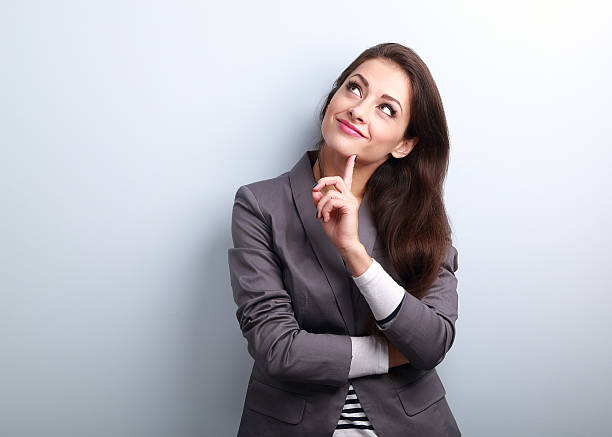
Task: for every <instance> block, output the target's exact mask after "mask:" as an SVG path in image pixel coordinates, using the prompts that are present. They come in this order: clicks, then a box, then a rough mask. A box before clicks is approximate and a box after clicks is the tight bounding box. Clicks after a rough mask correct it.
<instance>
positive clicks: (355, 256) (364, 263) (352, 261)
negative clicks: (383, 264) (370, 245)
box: [339, 241, 374, 277]
mask: <svg viewBox="0 0 612 437" xmlns="http://www.w3.org/2000/svg"><path fill="white" fill-rule="evenodd" d="M339 253H340V256H341V257H342V259H344V262H345V263H346V266H347V268H348V269H349V270H350V272H351V274H352V275H353V277H357V276H361V275H362V274H363V272H365V271H366V270H367V269H368V267H370V265H371V264H372V262H373V261H374V260H373V259H372V257H371V256H370V255H368V252H367V251H366V249H365V246H364V245H363V244H362V243H361V242H360V241H358V242H356V243H355V244H353V245H351V246H348V247H346V248H343V249H341V250H339Z"/></svg>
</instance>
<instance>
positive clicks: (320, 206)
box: [312, 155, 360, 251]
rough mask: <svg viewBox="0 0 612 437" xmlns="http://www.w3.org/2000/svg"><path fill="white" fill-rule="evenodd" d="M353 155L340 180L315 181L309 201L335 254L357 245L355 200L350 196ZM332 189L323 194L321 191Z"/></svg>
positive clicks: (322, 179) (356, 203)
mask: <svg viewBox="0 0 612 437" xmlns="http://www.w3.org/2000/svg"><path fill="white" fill-rule="evenodd" d="M356 157H357V155H351V156H349V157H348V158H347V160H346V167H345V170H344V176H343V177H340V176H327V177H324V178H321V179H319V180H318V181H317V184H316V185H315V186H314V187H313V189H312V200H313V201H314V204H315V206H316V208H317V218H318V219H319V220H321V225H322V226H323V230H324V231H325V233H326V234H327V236H328V237H329V239H330V240H331V242H332V243H333V244H334V246H336V249H338V251H345V250H347V249H349V248H351V247H355V246H356V245H359V244H360V242H359V233H358V211H359V200H357V198H356V197H355V196H354V195H353V193H352V192H351V184H352V182H353V168H354V166H355V158H356ZM328 185H330V186H333V187H334V188H336V190H338V191H336V190H333V189H330V190H329V191H327V192H326V193H325V194H323V193H322V192H321V189H322V188H323V187H326V186H328Z"/></svg>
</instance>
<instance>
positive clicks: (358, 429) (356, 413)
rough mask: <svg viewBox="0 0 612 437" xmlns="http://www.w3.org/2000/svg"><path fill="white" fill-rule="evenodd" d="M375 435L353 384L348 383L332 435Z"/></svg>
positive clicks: (351, 436) (370, 436)
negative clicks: (344, 399)
mask: <svg viewBox="0 0 612 437" xmlns="http://www.w3.org/2000/svg"><path fill="white" fill-rule="evenodd" d="M377 435H378V434H376V433H375V432H374V427H373V426H372V424H371V423H370V421H369V420H368V417H367V416H366V413H365V411H363V408H361V404H360V403H359V399H357V393H355V389H354V388H353V384H349V390H348V393H347V395H346V401H345V402H344V408H342V413H341V414H340V420H338V424H337V425H336V429H335V431H334V433H333V434H332V437H358V436H364V437H365V436H367V437H377Z"/></svg>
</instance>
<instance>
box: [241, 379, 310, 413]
mask: <svg viewBox="0 0 612 437" xmlns="http://www.w3.org/2000/svg"><path fill="white" fill-rule="evenodd" d="M248 391H249V393H248V395H247V397H246V401H245V403H246V406H247V407H248V408H249V409H251V410H253V411H256V412H258V413H261V414H264V415H266V416H270V417H273V418H275V419H278V420H280V421H282V422H286V423H290V424H293V425H295V424H297V423H300V422H301V421H302V418H303V416H304V410H305V409H306V399H304V398H301V397H299V396H297V395H296V394H294V393H290V392H288V391H285V390H281V389H279V388H276V387H272V386H271V385H268V384H264V383H263V382H260V381H258V380H256V379H254V378H253V379H252V380H251V383H250V384H249V388H248Z"/></svg>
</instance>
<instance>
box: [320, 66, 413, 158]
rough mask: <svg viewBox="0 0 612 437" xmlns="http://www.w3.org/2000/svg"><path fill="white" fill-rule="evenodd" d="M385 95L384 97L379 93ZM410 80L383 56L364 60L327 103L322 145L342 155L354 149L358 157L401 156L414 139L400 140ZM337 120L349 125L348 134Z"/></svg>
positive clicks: (406, 116) (406, 115)
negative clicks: (353, 130) (355, 131)
mask: <svg viewBox="0 0 612 437" xmlns="http://www.w3.org/2000/svg"><path fill="white" fill-rule="evenodd" d="M383 96H384V97H383ZM409 101H410V80H409V78H408V76H407V75H406V73H404V71H403V70H402V69H401V68H400V67H398V66H397V65H396V64H395V63H393V62H392V61H390V60H388V59H380V58H376V59H369V60H367V61H365V62H363V63H361V65H359V66H358V67H357V68H356V69H355V70H354V71H353V72H352V73H351V74H349V76H348V77H347V79H346V80H345V82H344V83H343V84H342V85H341V86H340V88H339V89H338V91H336V94H335V95H334V97H333V98H332V100H331V101H330V102H329V105H328V106H327V109H326V111H325V116H324V118H323V123H322V124H321V133H322V135H323V138H324V140H325V143H326V145H327V147H330V148H331V149H334V150H335V151H337V152H338V153H340V154H341V155H343V156H346V157H348V156H350V155H352V154H357V155H358V156H359V162H360V163H362V164H365V163H374V162H377V161H381V162H384V161H386V160H387V158H388V156H389V153H391V154H392V155H393V156H394V157H396V158H402V157H404V156H406V155H407V154H408V153H410V151H411V150H412V147H414V145H415V144H416V142H417V141H418V139H417V138H414V139H412V140H404V139H403V134H404V132H405V130H406V127H407V126H408V121H409V120H410V107H409ZM339 120H346V121H347V122H349V123H351V124H352V125H354V126H355V127H356V128H357V129H358V130H359V132H361V134H362V135H358V134H357V135H355V133H354V132H353V133H351V131H350V130H348V129H347V128H346V127H345V125H343V124H342V123H341V122H340V121H339Z"/></svg>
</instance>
